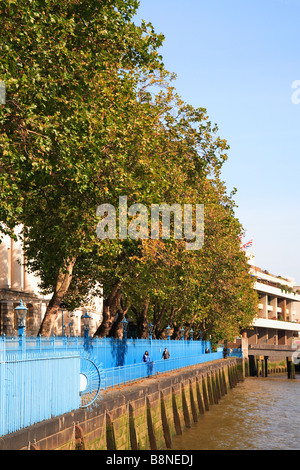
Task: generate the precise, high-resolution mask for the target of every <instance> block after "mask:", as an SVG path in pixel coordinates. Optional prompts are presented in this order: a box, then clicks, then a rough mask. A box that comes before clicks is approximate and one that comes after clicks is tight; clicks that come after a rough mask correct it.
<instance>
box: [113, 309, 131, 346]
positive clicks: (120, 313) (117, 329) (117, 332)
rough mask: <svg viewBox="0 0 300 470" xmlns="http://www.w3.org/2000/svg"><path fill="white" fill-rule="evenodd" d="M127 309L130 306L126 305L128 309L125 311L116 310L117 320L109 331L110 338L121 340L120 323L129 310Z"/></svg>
mask: <svg viewBox="0 0 300 470" xmlns="http://www.w3.org/2000/svg"><path fill="white" fill-rule="evenodd" d="M129 307H130V306H129V305H128V307H126V308H125V309H123V308H120V309H118V316H117V319H116V321H115V322H114V324H113V326H112V328H111V330H110V332H111V336H114V338H118V339H123V326H122V321H123V320H124V318H125V315H126V313H127V312H128V310H129Z"/></svg>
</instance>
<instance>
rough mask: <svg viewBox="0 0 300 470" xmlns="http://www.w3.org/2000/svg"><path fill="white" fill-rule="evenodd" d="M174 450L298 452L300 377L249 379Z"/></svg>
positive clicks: (214, 407) (177, 440)
mask: <svg viewBox="0 0 300 470" xmlns="http://www.w3.org/2000/svg"><path fill="white" fill-rule="evenodd" d="M172 449H173V450H300V375H299V374H296V378H295V379H294V380H292V379H290V380H288V379H287V377H286V376H272V377H267V378H263V377H249V378H246V380H245V381H244V382H240V383H239V384H238V385H237V386H236V387H235V388H233V389H231V390H230V391H229V392H228V394H227V395H225V396H223V397H222V399H221V400H220V401H219V403H218V404H216V405H211V406H210V410H209V411H207V412H205V414H204V415H202V416H200V417H199V420H198V422H197V423H194V424H193V425H192V427H191V428H190V429H187V430H185V431H184V432H183V434H182V435H181V436H175V437H174V439H173V441H172Z"/></svg>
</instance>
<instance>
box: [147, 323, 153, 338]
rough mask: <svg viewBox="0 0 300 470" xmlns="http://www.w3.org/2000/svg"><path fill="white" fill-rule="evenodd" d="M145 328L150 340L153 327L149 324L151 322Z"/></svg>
mask: <svg viewBox="0 0 300 470" xmlns="http://www.w3.org/2000/svg"><path fill="white" fill-rule="evenodd" d="M147 328H148V333H149V339H152V333H153V325H152V323H151V322H150V323H148V326H147Z"/></svg>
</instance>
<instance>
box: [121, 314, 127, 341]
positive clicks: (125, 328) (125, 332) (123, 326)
mask: <svg viewBox="0 0 300 470" xmlns="http://www.w3.org/2000/svg"><path fill="white" fill-rule="evenodd" d="M121 325H122V328H123V339H126V338H127V328H128V321H127V320H126V318H125V317H124V319H123V320H122V321H121Z"/></svg>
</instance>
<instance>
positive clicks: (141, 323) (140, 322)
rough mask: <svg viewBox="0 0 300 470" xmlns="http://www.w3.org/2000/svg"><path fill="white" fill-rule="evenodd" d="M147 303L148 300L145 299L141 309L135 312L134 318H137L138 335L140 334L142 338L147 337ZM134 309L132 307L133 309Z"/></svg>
mask: <svg viewBox="0 0 300 470" xmlns="http://www.w3.org/2000/svg"><path fill="white" fill-rule="evenodd" d="M149 303H150V300H149V299H147V300H145V302H144V303H143V306H142V310H141V311H140V312H137V311H136V310H135V313H136V319H137V326H138V336H140V337H141V338H143V339H146V338H147V334H148V328H147V326H148V308H149ZM133 310H134V309H133Z"/></svg>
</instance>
